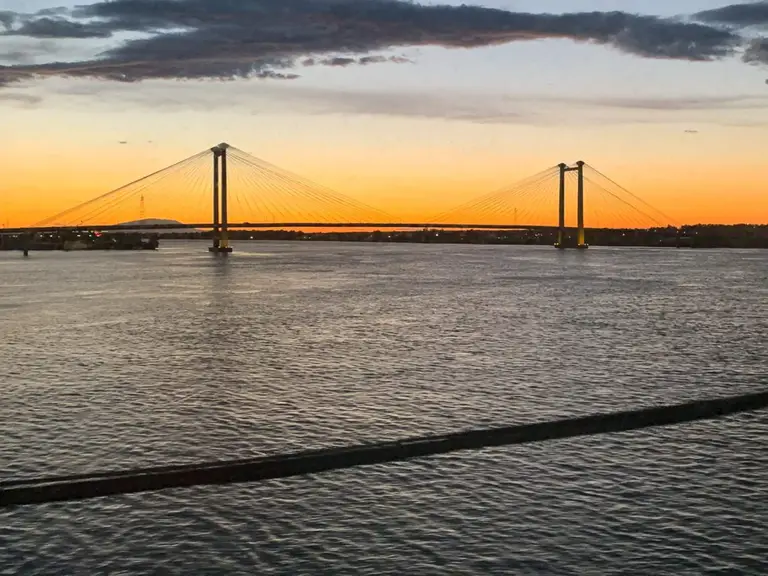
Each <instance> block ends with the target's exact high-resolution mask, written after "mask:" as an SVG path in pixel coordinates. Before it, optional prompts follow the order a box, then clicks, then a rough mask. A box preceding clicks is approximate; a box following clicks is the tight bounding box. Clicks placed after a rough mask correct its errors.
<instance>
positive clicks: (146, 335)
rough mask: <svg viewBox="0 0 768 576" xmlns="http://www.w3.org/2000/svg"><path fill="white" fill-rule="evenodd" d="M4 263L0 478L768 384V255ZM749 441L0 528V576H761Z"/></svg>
mask: <svg viewBox="0 0 768 576" xmlns="http://www.w3.org/2000/svg"><path fill="white" fill-rule="evenodd" d="M205 250H206V247H205V246H204V245H203V244H201V243H196V242H188V243H164V244H163V246H162V247H161V250H160V251H158V252H156V253H150V252H123V253H118V252H114V253H108V252H81V253H74V252H73V253H66V254H65V253H32V254H31V257H30V258H29V259H22V258H21V256H20V255H19V254H18V253H0V278H1V279H2V282H0V342H2V344H0V395H2V401H1V402H0V439H1V441H0V478H2V479H11V478H22V477H28V476H34V475H50V474H58V473H72V472H87V471H94V470H102V469H119V468H122V467H131V466H137V465H149V464H167V463H188V462H196V461H200V460H206V459H225V458H236V457H246V456H254V455H261V454H270V453H277V452H283V451H286V450H296V449H303V448H314V447H324V446H331V445H344V444H348V443H357V442H363V441H372V440H381V439H392V438H401V437H406V436H411V435H416V434H422V433H435V432H445V431H453V430H459V429H465V428H471V427H481V426H491V425H508V424H514V423H524V422H533V421H540V420H545V419H550V418H556V417H563V416H571V415H581V414H589V413H593V412H598V411H606V410H620V409H627V408H631V407H640V406H649V405H657V404H663V403H670V402H678V401H684V400H690V399H694V398H704V397H717V396H723V395H729V394H735V393H739V392H746V391H756V390H759V389H763V388H765V386H766V385H767V384H768V381H767V380H768V379H767V378H766V374H767V373H768V358H767V357H766V356H767V354H766V345H767V344H768V336H766V334H768V252H759V251H686V250H651V249H608V248H602V249H600V248H597V249H590V250H589V251H587V252H575V251H569V252H559V251H556V250H552V249H551V248H539V247H515V246H455V245H453V246H450V245H414V244H336V243H278V242H267V243H238V244H237V246H236V250H237V252H236V253H235V254H234V255H233V256H232V257H231V258H228V259H223V258H216V257H213V256H211V255H210V254H208V253H207V252H206V251H205ZM766 470H768V415H767V414H765V413H759V414H751V415H744V416H740V417H734V418H729V419H726V420H723V421H719V422H707V423H697V424H693V425H687V426H680V427H672V428H665V429H657V430H648V431H643V432H636V433H626V434H617V435H611V436H602V437H593V438H582V439H576V440H572V441H557V442H550V443H543V444H538V445H529V446H524V447H513V448H503V449H492V450H485V451H481V452H475V453H467V454H455V455H450V456H444V457H439V458H431V459H425V460H421V461H417V462H410V463H404V464H391V465H381V466H374V467H368V468H364V469H356V470H347V471H340V472H337V473H327V474H322V475H318V476H313V477H305V478H298V479H291V480H287V481H271V482H267V483H263V484H259V485H242V486H236V487H217V488H195V489H184V490H171V491H166V492H162V493H156V494H141V495H132V496H125V497H115V498H107V499H101V500H93V501H88V502H81V503H71V504H56V505H45V506H39V507H23V508H17V509H13V510H6V511H2V512H0V574H17V573H18V574H120V575H140V574H286V575H293V574H398V575H399V574H574V575H577V574H638V575H639V574H663V573H669V574H765V573H768V532H767V531H766V529H765V526H768V473H766Z"/></svg>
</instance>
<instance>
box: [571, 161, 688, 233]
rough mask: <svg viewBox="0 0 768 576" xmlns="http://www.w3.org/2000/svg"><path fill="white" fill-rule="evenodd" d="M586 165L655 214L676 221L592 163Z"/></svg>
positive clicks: (672, 221) (673, 222)
mask: <svg viewBox="0 0 768 576" xmlns="http://www.w3.org/2000/svg"><path fill="white" fill-rule="evenodd" d="M586 166H587V168H589V169H590V170H592V171H593V172H595V173H596V174H597V175H598V176H600V177H602V178H605V179H606V180H607V181H608V182H610V183H611V184H613V185H614V186H616V187H617V188H618V189H619V190H621V191H622V192H624V193H625V194H629V195H630V196H631V197H632V198H634V199H635V200H637V201H638V202H641V203H643V204H645V205H646V206H647V207H648V208H650V209H651V210H653V211H654V212H656V213H657V214H659V215H660V216H663V217H664V218H666V219H667V220H668V221H669V222H670V223H672V224H675V223H676V221H675V219H674V218H672V217H671V216H669V215H668V214H665V213H664V212H662V211H661V210H659V209H658V208H656V207H655V206H653V205H652V204H649V203H648V202H646V201H645V200H643V199H642V198H641V197H640V196H638V195H637V194H633V193H632V192H630V191H629V190H627V189H626V188H625V187H624V186H622V185H621V184H619V183H618V182H616V181H615V180H613V179H611V178H610V177H609V176H606V175H605V174H603V173H602V172H600V170H598V169H597V168H595V167H594V166H592V165H590V164H587V165H586Z"/></svg>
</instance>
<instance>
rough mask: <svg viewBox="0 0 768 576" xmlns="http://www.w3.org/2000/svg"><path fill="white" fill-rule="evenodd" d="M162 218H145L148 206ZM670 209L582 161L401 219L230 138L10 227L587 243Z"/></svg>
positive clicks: (653, 220)
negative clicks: (436, 234) (426, 232)
mask: <svg viewBox="0 0 768 576" xmlns="http://www.w3.org/2000/svg"><path fill="white" fill-rule="evenodd" d="M147 213H149V214H151V215H152V216H156V217H158V218H160V217H162V219H157V218H155V219H146V218H145V215H146V214H147ZM671 225H673V221H672V219H671V218H669V217H668V216H666V215H665V214H663V213H662V212H660V211H659V210H657V209H655V208H654V207H652V206H651V205H649V204H648V203H647V202H645V201H644V200H642V199H641V198H639V197H638V196H636V195H634V194H632V193H631V192H630V191H629V190H627V189H626V188H624V187H622V186H621V185H619V184H618V183H616V182H615V181H613V180H612V179H610V178H609V177H607V176H606V175H604V174H603V173H601V172H600V171H599V170H597V169H596V168H594V167H592V166H590V165H589V164H586V163H584V162H577V163H576V164H573V165H567V164H558V165H556V166H552V167H550V168H547V169H545V170H543V171H541V172H539V173H537V174H534V175H533V176H531V177H529V178H526V179H524V180H521V181H520V182H517V183H516V184H514V185H512V186H510V187H506V188H502V189H500V190H496V191H493V192H490V193H487V194H484V195H482V196H480V197H478V198H475V199H474V200H471V201H469V202H465V203H463V204H461V205H459V206H456V207H455V208H453V209H451V210H448V211H444V212H441V213H439V214H433V215H429V216H427V217H425V218H418V219H403V218H399V217H397V216H395V215H392V214H390V213H389V212H388V211H386V210H383V209H380V208H376V207H373V206H371V205H369V204H367V203H365V202H362V201H361V200H357V199H354V198H352V197H350V196H346V195H344V194H340V193H338V192H335V191H333V190H331V189H329V188H327V187H325V186H321V185H319V184H316V183H314V182H311V181H309V180H307V179H305V178H302V177H301V176H298V175H296V174H293V173H291V172H288V171H286V170H283V169H281V168H279V167H277V166H274V165H272V164H270V163H268V162H265V161H263V160H261V159H259V158H256V157H255V156H252V155H251V154H248V153H246V152H244V151H242V150H240V149H238V148H235V147H233V146H230V145H228V144H219V145H217V146H214V147H212V148H210V149H208V150H205V151H203V152H200V153H198V154H195V155H193V156H190V157H189V158H186V159H184V160H181V161H180V162H177V163H175V164H173V165H171V166H168V167H166V168H163V169H161V170H158V171H156V172H153V173H152V174H149V175H147V176H144V177H142V178H139V179H138V180H135V181H133V182H130V183H129V184H126V185H124V186H121V187H119V188H117V189H115V190H111V191H109V192H107V193H105V194H102V195H100V196H98V197H96V198H93V199H91V200H89V201H87V202H83V203H82V204H79V205H77V206H74V207H72V208H70V209H68V210H65V211H63V212H60V213H58V214H55V215H53V216H51V217H49V218H46V219H45V220H42V221H40V222H38V223H36V224H34V225H33V226H29V227H24V228H8V229H5V230H3V231H2V233H4V234H36V233H43V232H62V231H76V230H88V231H100V232H106V231H157V232H160V231H168V230H171V231H177V230H190V229H192V230H202V231H212V237H213V245H212V246H211V248H210V250H211V251H212V252H230V251H231V250H232V248H231V246H230V238H229V231H230V230H233V229H252V230H256V229H309V228H323V229H350V228H357V229H441V228H442V229H475V230H482V229H485V230H496V229H499V230H501V229H508V230H509V229H515V230H548V231H551V230H555V231H556V232H557V242H556V243H555V245H556V246H557V247H559V248H567V247H574V248H586V247H587V241H588V237H587V236H588V231H589V229H590V228H592V229H595V228H625V229H633V228H634V229H647V228H654V227H667V226H671Z"/></svg>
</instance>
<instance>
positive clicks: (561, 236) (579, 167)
mask: <svg viewBox="0 0 768 576" xmlns="http://www.w3.org/2000/svg"><path fill="white" fill-rule="evenodd" d="M584 166H585V163H584V162H581V161H579V162H576V166H568V165H567V164H559V165H558V168H560V197H559V213H558V229H557V242H556V243H555V248H560V249H561V250H563V249H565V248H567V247H573V244H572V242H571V241H568V239H567V238H566V235H565V233H566V230H565V175H566V173H568V172H576V173H577V174H578V190H577V198H576V248H578V249H580V250H584V249H586V248H589V245H588V244H587V243H586V240H585V237H584Z"/></svg>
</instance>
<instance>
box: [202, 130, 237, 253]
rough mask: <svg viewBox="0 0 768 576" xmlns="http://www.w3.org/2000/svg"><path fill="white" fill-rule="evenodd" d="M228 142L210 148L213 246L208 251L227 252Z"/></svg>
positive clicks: (228, 247) (228, 249)
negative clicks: (211, 161) (211, 159)
mask: <svg viewBox="0 0 768 576" xmlns="http://www.w3.org/2000/svg"><path fill="white" fill-rule="evenodd" d="M228 148H229V144H227V143H225V142H222V143H221V144H219V145H218V146H214V147H213V148H211V153H212V154H213V246H211V247H210V248H208V251H209V252H214V253H216V254H229V253H230V252H232V247H231V246H230V245H229V230H228V228H227V224H228V220H227V217H228V214H227V149H228Z"/></svg>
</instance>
